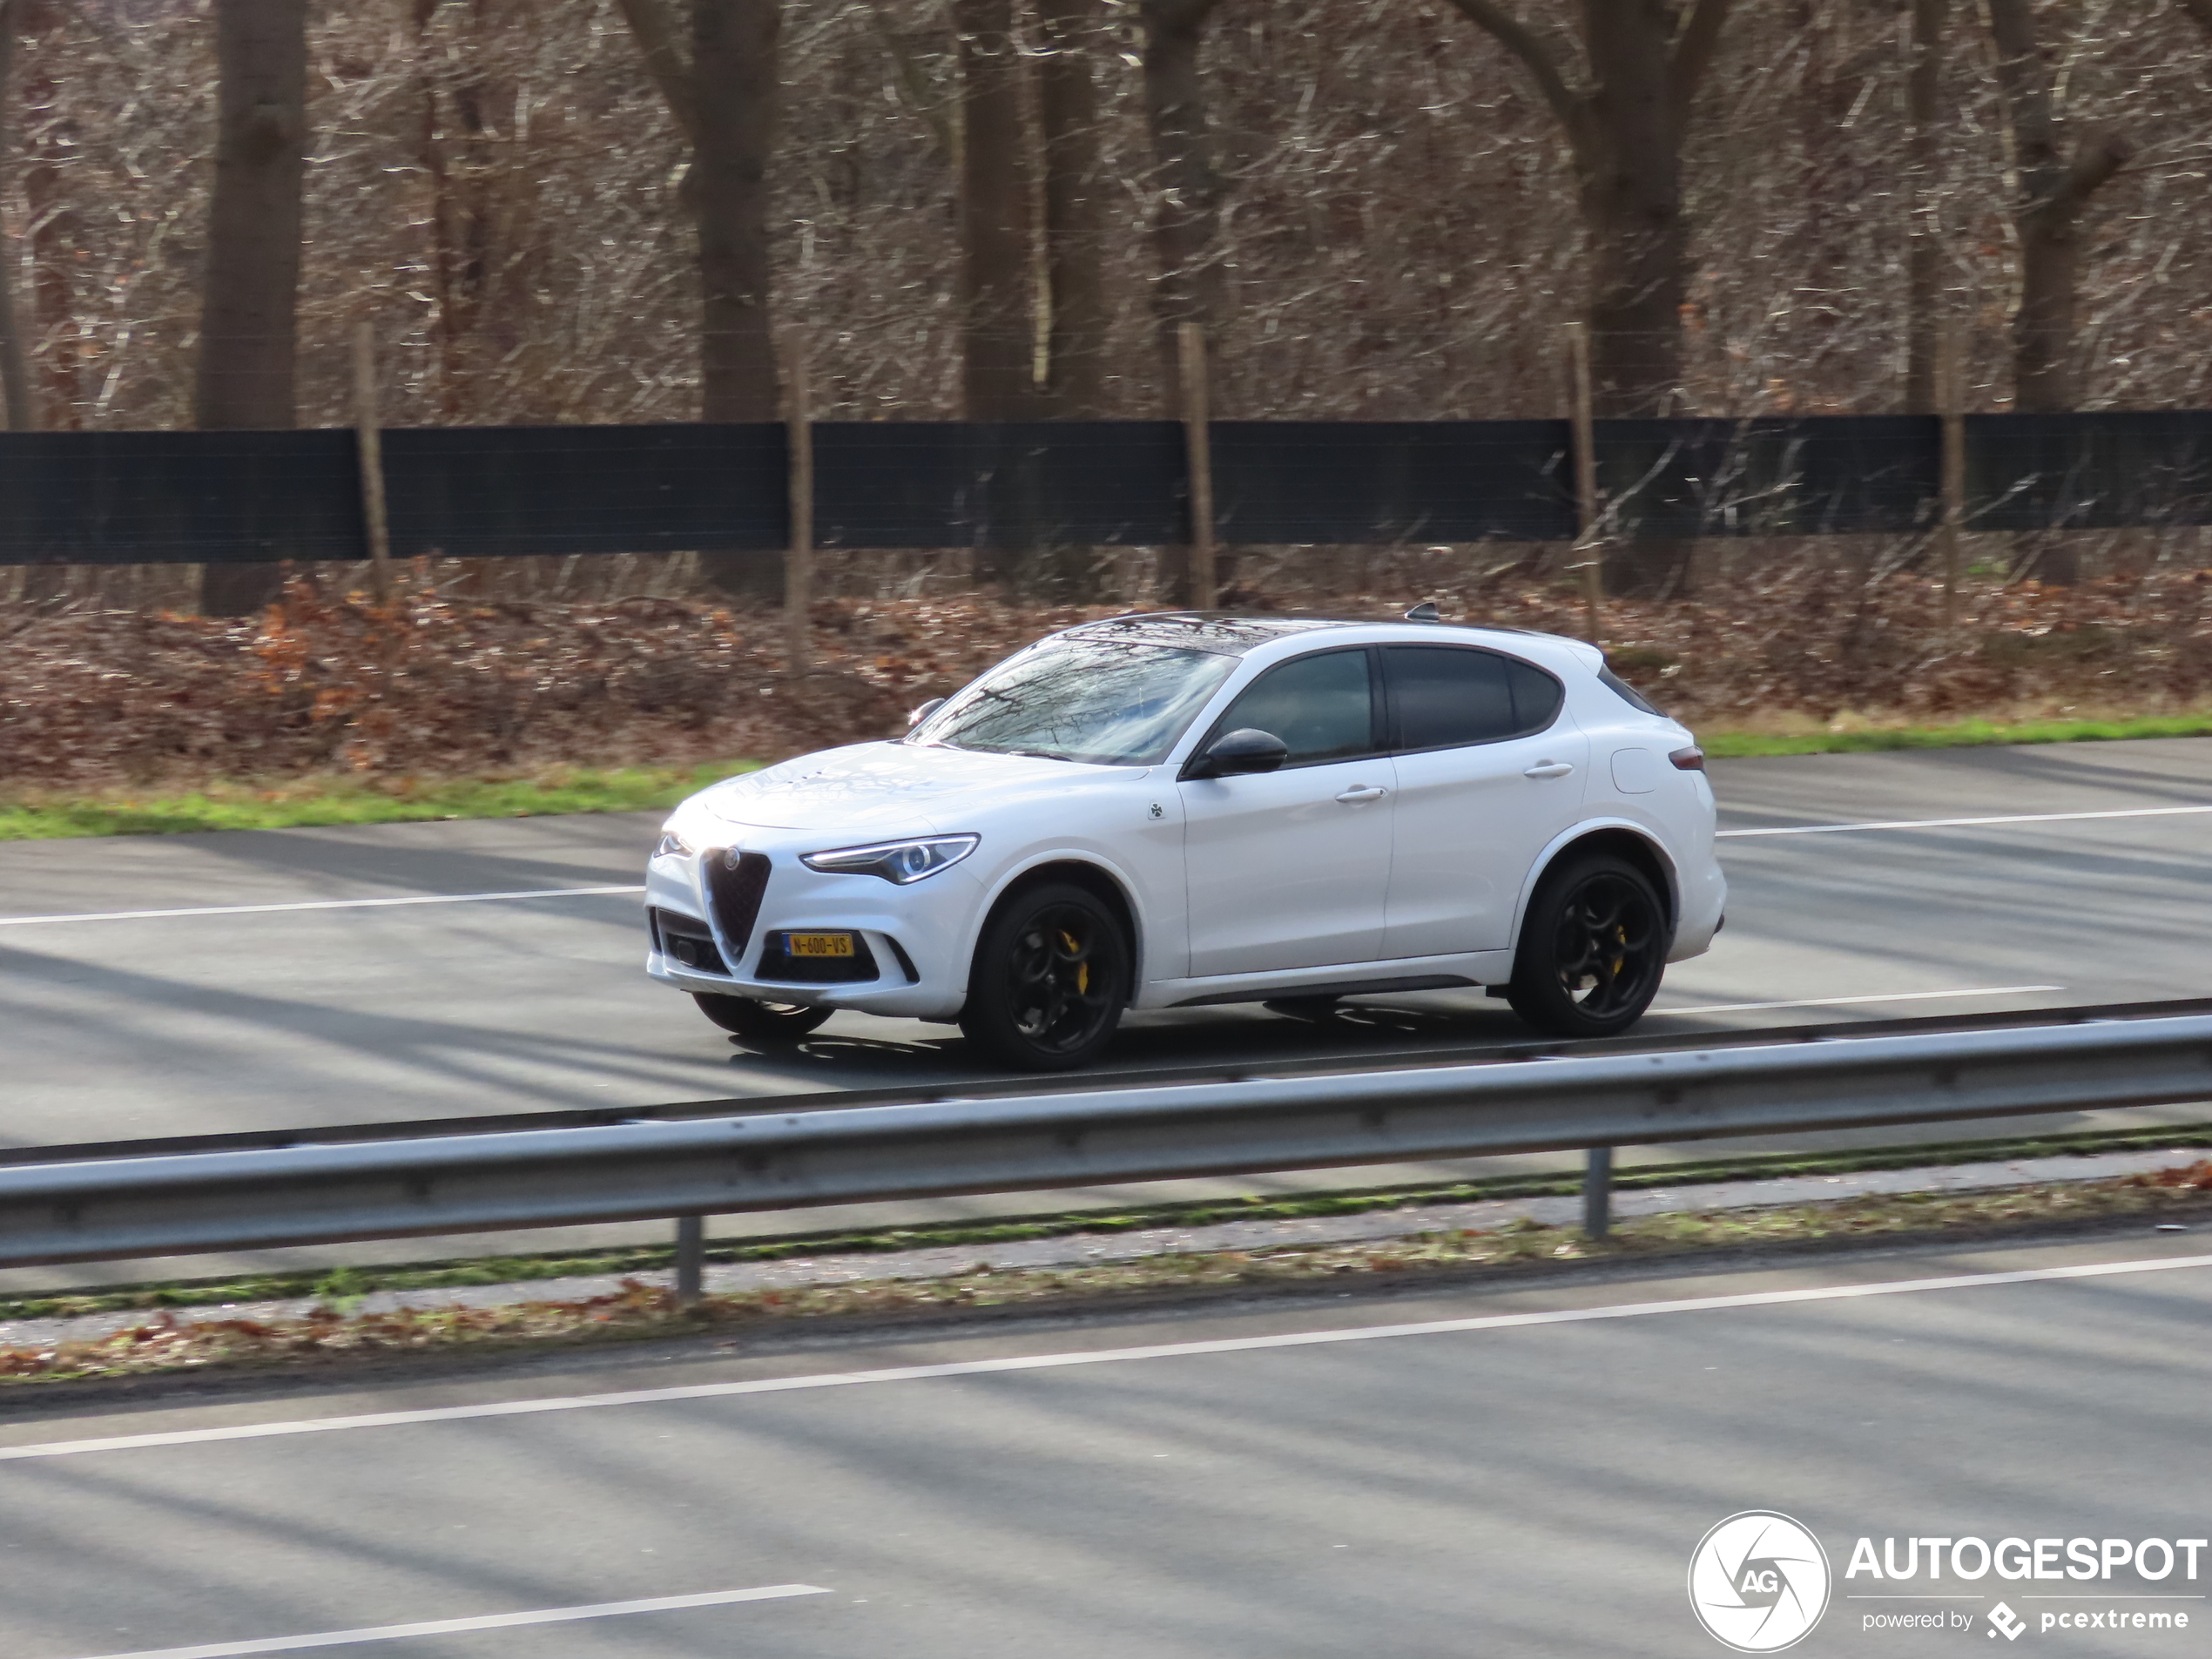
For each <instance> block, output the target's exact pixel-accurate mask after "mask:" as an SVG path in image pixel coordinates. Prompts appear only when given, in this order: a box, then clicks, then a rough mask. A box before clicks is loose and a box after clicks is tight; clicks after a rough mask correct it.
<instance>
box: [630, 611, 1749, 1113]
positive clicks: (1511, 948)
mask: <svg viewBox="0 0 2212 1659" xmlns="http://www.w3.org/2000/svg"><path fill="white" fill-rule="evenodd" d="M1432 617H1433V611H1432V610H1430V608H1429V607H1426V606H1423V607H1421V608H1420V609H1419V610H1415V611H1413V612H1411V613H1409V616H1408V619H1407V620H1406V621H1405V622H1397V623H1373V622H1358V621H1340V620H1333V619H1323V618H1315V617H1269V616H1251V617H1245V616H1224V615H1219V614H1214V613H1189V612H1178V613H1171V614H1167V615H1159V616H1143V617H1116V618H1115V619H1113V620H1111V621H1108V622H1094V623H1086V624H1083V625H1082V626H1081V627H1077V628H1071V629H1069V630H1067V631H1065V632H1062V633H1057V634H1054V635H1051V636H1050V637H1047V638H1045V639H1042V640H1039V641H1038V642H1037V643H1036V644H1034V645H1031V646H1029V647H1028V648H1027V649H1026V650H1024V651H1019V652H1017V653H1016V654H1015V655H1014V656H1012V657H1010V658H1008V659H1007V660H1006V661H1005V662H1003V663H1001V664H999V665H998V666H997V667H996V668H994V669H992V670H991V671H989V672H988V673H987V674H985V675H983V676H982V678H980V679H978V680H976V681H975V682H974V684H973V685H969V686H968V688H967V689H966V690H964V691H961V692H960V693H959V694H958V695H956V696H954V697H953V698H948V699H946V700H944V701H942V702H941V703H937V704H932V705H925V706H924V707H923V708H922V709H921V710H918V711H916V718H915V720H914V725H913V726H912V729H911V730H909V731H908V732H907V735H906V736H905V737H904V738H899V739H896V740H893V741H886V742H880V743H862V744H855V745H852V746H850V747H847V748H842V749H832V750H827V751H825V752H822V753H819V754H813V755H807V756H805V757H803V758H801V759H797V760H787V761H786V762H784V763H783V764H782V765H777V766H771V767H769V768H768V769H767V770H765V771H763V772H752V773H751V774H749V775H747V776H745V777H742V778H736V779H731V780H730V781H728V782H726V783H722V784H718V785H716V786H714V787H712V788H711V789H708V790H705V791H704V792H701V793H699V794H697V795H694V796H693V797H691V799H689V800H687V801H685V803H684V804H683V805H682V806H679V807H678V808H677V809H676V812H675V814H674V815H673V816H672V817H671V818H670V819H669V820H668V824H667V827H666V830H665V832H664V834H663V835H662V837H661V842H660V846H659V848H658V851H657V852H656V853H654V855H653V857H652V860H651V864H650V865H649V867H648V868H647V873H646V889H645V903H646V906H647V909H646V916H647V920H648V924H649V927H650V928H651V936H652V948H651V954H650V955H649V956H648V957H647V958H646V972H648V973H649V974H651V975H652V976H653V977H654V978H656V979H658V980H661V981H664V982H665V983H667V984H670V985H673V986H676V987H677V988H679V989H682V990H685V991H689V992H691V994H692V995H694V996H695V997H697V998H698V1004H699V1007H700V1008H702V1009H703V1010H704V1011H705V1014H706V1015H707V1017H708V1018H709V1019H711V1020H712V1021H714V1022H716V1023H717V1024H718V1025H720V1026H722V1027H723V1028H725V1029H727V1030H730V1031H732V1032H735V1033H736V1034H737V1035H738V1036H739V1037H740V1038H742V1039H745V1040H746V1041H748V1042H755V1043H766V1042H777V1041H791V1040H793V1039H796V1038H798V1037H801V1036H804V1035H806V1033H807V1032H809V1031H812V1030H813V1028H815V1027H816V1026H818V1025H819V1024H820V1023H821V1022H823V1021H824V1020H826V1019H827V1018H828V1017H829V1016H830V1015H831V1013H832V1012H833V1011H834V1010H836V1009H840V1008H850V1009H853V1010H855V1011H858V1012H862V1013H868V1014H885V1015H903V1016H906V1017H908V1018H917V1019H922V1020H935V1021H941V1022H954V1021H956V1022H958V1023H959V1025H960V1027H961V1029H962V1031H964V1032H965V1033H966V1034H967V1035H968V1038H969V1039H970V1041H972V1042H975V1043H977V1044H979V1045H981V1047H982V1048H984V1049H988V1050H989V1051H990V1052H991V1053H993V1054H994V1055H996V1056H997V1057H998V1058H1000V1059H1001V1060H1003V1061H1005V1062H1008V1063H1009V1064H1011V1065H1014V1066H1018V1067H1022V1068H1027V1069H1037V1070H1050V1069H1062V1068H1066V1067H1072V1066H1079V1065H1082V1064H1083V1063H1085V1062H1088V1061H1089V1060H1090V1059H1091V1058H1092V1057H1093V1056H1094V1055H1096V1054H1097V1053H1098V1052H1099V1050H1100V1049H1102V1048H1103V1047H1104V1046H1105V1044H1106V1042H1108V1040H1109V1038H1110V1037H1111V1036H1112V1035H1113V1032H1114V1028H1115V1026H1116V1022H1118V1021H1119V1020H1120V1018H1121V1015H1122V1011H1123V1009H1124V1008H1190V1007H1193V1006H1197V1005H1202V1004H1209V1003H1220V1002H1247V1001H1270V1002H1277V1003H1285V1002H1287V1003H1291V1004H1294V1005H1299V1006H1307V1007H1313V1006H1322V1005H1325V1004H1326V1003H1327V1002H1328V1001H1331V1000H1332V999H1335V998H1339V997H1345V996H1359V995H1369V994H1372V993H1379V992H1399V991H1415V990H1433V989H1439V988H1446V987H1452V986H1478V985H1480V986H1488V987H1491V988H1494V989H1502V990H1503V992H1504V994H1505V995H1506V996H1507V997H1508V998H1509V999H1510V1000H1511V1001H1512V1003H1513V1006H1514V1009H1515V1010H1516V1011H1517V1012H1519V1013H1520V1015H1521V1016H1522V1017H1523V1018H1524V1019H1525V1020H1527V1022H1529V1023H1531V1024H1532V1025H1534V1026H1536V1027H1537V1028H1540V1029H1541V1030H1544V1031H1547V1032H1552V1033H1556V1034H1559V1035H1575V1036H1600V1035H1609V1034H1611V1033H1613V1032H1616V1031H1620V1030H1622V1029H1624V1028H1626V1027H1628V1026H1629V1024H1631V1023H1632V1022H1634V1021H1635V1019H1636V1018H1637V1016H1638V1015H1641V1014H1642V1012H1643V1010H1644V1009H1645V1008H1646V1007H1647V1006H1649V1003H1650V1001H1651V999H1652V996H1653V995H1655V994H1656V992H1657V990H1658V988H1659V981H1660V976H1661V975H1662V974H1663V973H1664V972H1665V971H1666V965H1667V963H1669V961H1676V960H1679V959H1680V958H1682V957H1685V956H1694V955H1696V954H1698V953H1700V952H1702V951H1703V950H1704V949H1705V948H1707V947H1708V946H1709V945H1710V942H1711V941H1712V937H1713V935H1714V934H1715V933H1716V931H1717V930H1718V929H1719V927H1720V925H1721V910H1722V905H1723V900H1724V899H1725V897H1726V894H1727V887H1726V884H1725V882H1724V881H1723V879H1722V876H1721V872H1720V868H1719V866H1718V865H1717V864H1716V862H1715V860H1714V857H1713V795H1712V791H1711V789H1710V786H1708V784H1707V782H1706V779H1705V775H1704V770H1703V768H1704V757H1703V755H1702V754H1701V753H1700V752H1699V751H1698V750H1697V748H1696V745H1695V743H1694V741H1693V739H1692V738H1691V736H1690V734H1689V732H1687V731H1685V730H1684V729H1683V727H1681V726H1679V725H1676V724H1675V723H1674V722H1673V721H1672V720H1669V719H1668V718H1666V717H1665V716H1663V715H1662V714H1660V713H1659V712H1658V711H1656V709H1654V708H1652V707H1651V705H1649V704H1648V703H1646V702H1645V701H1644V700H1643V699H1642V698H1640V697H1639V696H1637V695H1636V693H1635V691H1631V690H1630V689H1629V687H1628V686H1627V685H1623V684H1622V682H1621V681H1620V680H1618V679H1616V678H1615V677H1614V676H1613V675H1612V673H1611V672H1610V671H1608V670H1607V668H1606V666H1605V659H1604V657H1603V655H1602V653H1601V652H1599V651H1597V650H1596V649H1595V647H1592V646H1589V645H1586V644H1581V643H1580V642H1579V641H1575V640H1572V639H1565V638H1560V637H1555V636H1553V635H1548V634H1533V633H1521V632H1518V631H1507V630H1501V629H1493V628H1476V627H1459V626H1453V625H1448V624H1441V623H1439V622H1436V621H1434V620H1432V619H1430V618H1432Z"/></svg>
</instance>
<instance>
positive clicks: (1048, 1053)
mask: <svg viewBox="0 0 2212 1659" xmlns="http://www.w3.org/2000/svg"><path fill="white" fill-rule="evenodd" d="M1130 954H1131V953H1130V942H1129V938H1128V936H1127V935H1126V934H1124V933H1123V931H1122V924H1121V921H1119V919H1118V918H1116V916H1115V914H1113V912H1112V911H1110V910H1109V909H1108V908H1107V907H1106V906H1105V905H1104V904H1103V903H1102V902H1101V901H1100V900H1098V898H1097V897H1096V895H1094V894H1090V893H1089V892H1086V891H1085V890H1084V889H1083V888H1082V887H1074V886H1071V885H1069V884H1068V883H1065V882H1057V881H1055V882H1052V883H1050V884H1049V885H1046V886H1042V887H1031V888H1029V889H1028V891H1027V892H1023V893H1017V894H1015V895H1014V896H1013V897H1012V898H1011V899H1009V900H1007V901H1006V902H1005V903H1004V904H1002V905H1001V906H1000V907H999V909H998V912H997V914H995V915H994V916H992V918H991V919H990V921H988V923H987V924H986V925H985V927H984V928H983V937H982V939H981V941H980V942H978V944H977V945H976V947H975V961H974V967H973V968H971V969H970V971H969V974H968V1005H967V1007H965V1008H962V1009H961V1016H960V1028H961V1034H962V1035H965V1036H966V1037H967V1038H968V1041H969V1042H972V1043H974V1045H975V1046H976V1047H977V1048H979V1049H982V1050H983V1051H984V1052H985V1053H987V1054H988V1055H991V1057H992V1058H994V1059H995V1060H997V1061H1000V1062H1002V1063H1004V1064H1006V1065H1008V1066H1011V1067H1013V1068H1015V1069H1016V1070H1019V1071H1072V1070H1074V1069H1076V1067H1078V1066H1086V1065H1089V1063H1090V1062H1091V1061H1092V1060H1094V1059H1096V1057H1097V1055H1098V1053H1099V1051H1100V1050H1101V1049H1104V1048H1105V1046H1106V1045H1107V1043H1108V1042H1110V1041H1112V1039H1113V1035H1114V1028H1115V1027H1116V1026H1117V1025H1119V1024H1120V1023H1121V1018H1122V1009H1123V1007H1124V1006H1125V1005H1126V1004H1127V1003H1128V1001H1129V996H1130Z"/></svg>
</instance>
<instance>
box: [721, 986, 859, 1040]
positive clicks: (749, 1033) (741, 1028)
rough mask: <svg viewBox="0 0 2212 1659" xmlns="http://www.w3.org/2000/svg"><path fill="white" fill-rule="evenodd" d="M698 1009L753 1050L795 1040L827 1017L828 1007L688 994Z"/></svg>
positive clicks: (751, 998)
mask: <svg viewBox="0 0 2212 1659" xmlns="http://www.w3.org/2000/svg"><path fill="white" fill-rule="evenodd" d="M691 1001H694V1002H696V1003H698V1005H699V1012H700V1013H702V1014H704V1015H706V1017H707V1018H708V1019H710V1020H711V1021H713V1022H715V1024H717V1025H718V1026H720V1027H721V1028H723V1029H724V1030H725V1031H728V1032H731V1033H732V1034H734V1035H736V1037H737V1038H738V1041H739V1042H746V1043H750V1044H752V1046H753V1047H754V1048H756V1049H772V1048H774V1047H775V1046H776V1045H777V1044H779V1043H784V1042H798V1041H799V1039H800V1038H801V1037H804V1036H805V1035H807V1033H809V1032H810V1031H813V1029H814V1028H816V1027H817V1026H819V1025H820V1024H821V1023H822V1022H823V1021H825V1020H826V1019H828V1018H829V1016H830V1013H831V1010H830V1009H828V1008H808V1007H807V1006H806V1004H805V1003H803V1002H763V1001H759V1000H757V999H755V998H753V997H750V996H715V995H710V994H709V993H707V992H705V991H694V992H692V993H691Z"/></svg>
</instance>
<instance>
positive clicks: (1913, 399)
mask: <svg viewBox="0 0 2212 1659" xmlns="http://www.w3.org/2000/svg"><path fill="white" fill-rule="evenodd" d="M2203 3H2205V4H2207V5H2212V0H2203ZM1947 8H1948V0H1912V48H1911V54H1912V55H1911V57H1910V58H1909V60H1908V63H1907V67H1906V71H1905V120H1906V127H1907V131H1906V137H1905V143H1906V153H1907V156H1908V159H1909V165H1910V166H1911V168H1912V180H1911V185H1910V188H1911V190H1912V226H1911V228H1910V230H1909V231H1908V233H1907V234H1906V240H1905V412H1906V413H1907V414H1908V415H1932V414H1934V413H1935V407H1936V385H1935V376H1936V336H1937V334H1938V333H1939V331H1940V329H1941V327H1942V326H1943V319H1942V280H1941V279H1942V258H1943V242H1942V228H1943V227H1942V226H1941V224H1940V222H1939V214H1940V207H1939V204H1940V202H1941V192H1940V189H1939V174H1940V172H1941V170H1942V166H1943V140H1942V125H1941V115H1942V92H1943V26H1944V22H1945V15H1944V14H1945V12H1946V10H1947Z"/></svg>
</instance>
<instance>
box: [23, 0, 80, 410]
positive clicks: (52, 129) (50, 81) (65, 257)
mask: <svg viewBox="0 0 2212 1659" xmlns="http://www.w3.org/2000/svg"><path fill="white" fill-rule="evenodd" d="M20 22H21V26H22V31H23V33H24V35H26V36H29V37H31V38H32V40H33V41H34V42H35V44H34V45H33V47H32V53H33V56H32V58H31V63H30V73H29V74H28V75H27V76H26V77H25V78H24V90H23V123H24V151H25V165H24V177H23V193H24V210H25V212H26V214H27V217H28V219H29V220H30V288H31V315H32V319H33V327H34V328H35V330H36V332H37V334H38V336H39V337H40V338H41V339H42V340H43V341H44V342H45V347H46V348H45V350H44V351H43V352H40V353H39V354H37V368H36V371H35V372H36V374H37V384H38V393H39V395H38V398H37V402H38V403H40V404H42V405H43V406H44V407H43V408H42V409H41V411H40V417H41V418H40V419H39V421H38V424H39V425H41V426H44V427H48V428H52V429H54V430H57V431H66V430H70V429H72V428H75V427H77V426H78V424H79V423H80V421H81V417H82V413H83V404H84V387H83V384H82V371H83V362H84V354H83V349H82V347H81V344H80V341H79V338H78V327H77V285H76V282H75V280H74V275H73V273H74V271H75V268H76V263H77V252H78V229H79V223H78V212H77V209H76V206H74V205H73V204H72V203H71V200H70V199H69V197H68V194H67V192H65V191H64V187H63V186H64V181H63V178H62V170H61V164H62V163H63V162H64V161H65V160H66V159H67V158H69V157H70V156H71V154H73V153H74V152H75V151H76V149H77V143H76V138H75V136H74V134H73V133H71V132H70V130H69V128H68V126H67V125H65V124H64V123H63V122H62V121H60V120H59V119H58V118H57V116H56V114H55V112H54V106H55V104H56V101H57V99H58V98H59V97H60V85H59V83H58V82H57V80H56V79H55V76H54V68H53V65H54V61H55V57H56V54H57V42H56V40H55V39H54V37H55V35H56V34H57V32H58V31H59V30H60V28H61V17H60V15H59V13H58V11H57V7H56V5H55V0H25V3H24V5H23V7H22V8H21V18H20Z"/></svg>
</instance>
